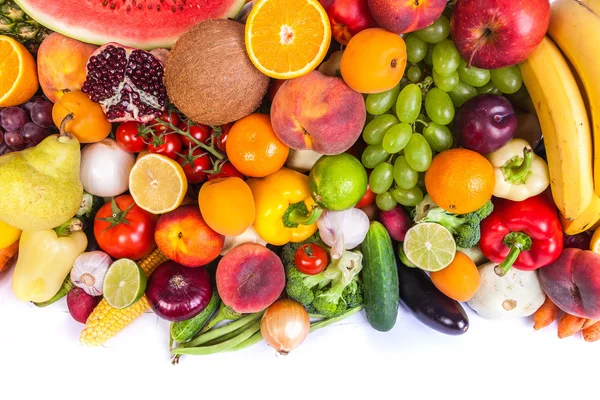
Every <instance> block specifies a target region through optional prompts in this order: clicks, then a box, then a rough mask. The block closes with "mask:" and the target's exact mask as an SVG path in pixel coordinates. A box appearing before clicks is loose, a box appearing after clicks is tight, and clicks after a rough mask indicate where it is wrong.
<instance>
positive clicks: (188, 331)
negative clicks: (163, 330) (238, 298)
mask: <svg viewBox="0 0 600 400" xmlns="http://www.w3.org/2000/svg"><path fill="white" fill-rule="evenodd" d="M220 304H221V298H220V297H219V293H217V290H216V289H214V290H213V294H212V297H211V298H210V301H209V302H208V305H207V306H206V308H205V309H204V310H202V311H201V312H200V314H198V315H196V316H195V317H193V318H190V319H186V320H185V321H180V322H171V338H172V339H173V340H175V341H177V342H179V343H184V342H187V341H189V340H192V339H193V338H194V336H196V334H197V333H198V332H200V329H202V328H203V327H204V325H206V324H207V323H208V321H209V320H210V318H211V317H212V315H213V314H214V313H215V311H216V310H217V309H218V308H219V305H220Z"/></svg>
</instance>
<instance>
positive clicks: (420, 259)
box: [404, 222, 456, 272]
mask: <svg viewBox="0 0 600 400" xmlns="http://www.w3.org/2000/svg"><path fill="white" fill-rule="evenodd" d="M404 253H405V254H406V258H408V260H409V261H410V262H411V263H413V264H414V265H415V266H417V268H421V269H422V270H425V271H431V272H433V271H439V270H442V269H444V268H446V267H447V266H448V265H450V263H451V262H452V260H454V256H455V254H456V243H455V242H454V238H453V237H452V233H450V231H449V230H448V229H446V228H445V227H443V226H442V225H440V224H436V223H434V222H424V223H421V224H417V225H415V226H413V227H412V228H410V229H409V230H408V231H407V232H406V236H405V238H404Z"/></svg>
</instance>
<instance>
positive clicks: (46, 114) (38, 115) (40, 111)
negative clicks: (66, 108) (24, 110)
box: [30, 101, 54, 128]
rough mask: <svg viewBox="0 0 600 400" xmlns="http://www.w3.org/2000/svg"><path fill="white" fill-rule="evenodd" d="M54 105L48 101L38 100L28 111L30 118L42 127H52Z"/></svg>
mask: <svg viewBox="0 0 600 400" xmlns="http://www.w3.org/2000/svg"><path fill="white" fill-rule="evenodd" d="M53 106H54V105H53V104H52V103H51V102H49V101H39V102H37V103H35V104H34V105H33V107H32V108H31V111H30V116H31V120H32V121H33V122H35V123H36V124H37V125H39V126H41V127H42V128H52V127H53V126H54V121H53V120H52V107H53Z"/></svg>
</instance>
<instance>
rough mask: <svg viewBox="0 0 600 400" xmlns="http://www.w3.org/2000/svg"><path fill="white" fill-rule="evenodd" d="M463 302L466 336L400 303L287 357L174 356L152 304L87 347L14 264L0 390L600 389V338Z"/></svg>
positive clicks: (454, 395)
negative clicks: (394, 317) (381, 328)
mask: <svg viewBox="0 0 600 400" xmlns="http://www.w3.org/2000/svg"><path fill="white" fill-rule="evenodd" d="M465 308H466V309H467V311H468V312H469V317H470V323H471V326H470V329H469V331H468V332H467V333H466V334H465V335H463V336H460V337H451V336H445V335H442V334H439V333H437V332H435V331H433V330H431V329H429V328H427V327H425V326H424V325H421V324H420V323H419V322H418V321H417V320H415V319H414V318H413V317H412V315H410V314H409V313H408V312H406V311H405V310H404V309H402V308H401V310H400V314H399V319H398V322H397V324H396V326H395V327H394V329H393V330H391V331H390V332H387V333H379V332H376V331H375V330H373V329H372V328H370V326H369V325H368V323H367V322H366V321H365V319H364V315H363V314H362V313H360V314H359V315H356V316H354V317H352V318H351V319H349V320H346V321H344V322H342V323H341V324H339V325H333V326H329V327H327V328H324V329H322V330H319V331H317V332H314V333H312V334H310V335H309V337H308V338H307V340H306V341H305V342H304V343H303V344H302V345H301V346H300V347H299V348H298V349H296V350H294V351H293V352H292V353H291V354H290V355H288V356H286V357H282V356H277V355H276V353H275V351H274V350H272V349H271V348H270V347H268V346H267V345H266V344H264V343H260V344H258V345H256V346H254V347H251V348H248V349H246V350H243V351H241V352H235V353H227V354H218V355H212V356H186V357H184V358H182V360H181V362H180V364H179V365H177V366H172V365H171V364H170V363H169V357H168V349H167V343H168V327H169V326H168V323H167V322H166V321H162V320H160V319H159V318H158V317H156V315H154V314H153V313H150V312H149V313H146V314H144V315H143V316H142V317H141V318H139V319H138V320H137V321H136V322H134V323H133V324H132V325H130V326H129V327H128V328H127V329H125V330H124V331H122V332H121V333H120V334H119V335H118V336H116V337H115V338H113V339H111V340H110V341H109V342H107V343H106V345H105V346H102V347H95V348H92V347H86V346H83V345H80V344H79V343H78V340H79V333H80V331H81V329H82V328H83V325H82V324H79V323H78V322H75V321H74V320H73V319H72V318H71V317H70V315H69V313H68V311H67V308H66V304H65V302H64V299H63V300H61V301H60V302H58V303H56V304H54V305H53V306H50V307H48V308H45V309H39V308H36V307H35V306H33V305H30V304H26V303H20V302H19V301H18V300H16V299H15V298H14V296H13V295H12V291H11V287H10V272H9V273H4V274H3V275H1V276H0V393H5V394H12V393H14V394H15V395H17V397H12V396H11V397H4V396H3V394H0V399H2V398H10V399H11V400H12V399H13V398H14V399H21V398H23V399H30V398H35V397H41V398H43V399H46V398H54V397H55V396H51V393H54V394H56V395H57V396H59V397H60V398H69V399H70V398H78V399H79V398H82V399H86V398H103V399H107V398H108V396H109V397H110V398H112V397H113V396H116V397H114V398H115V399H123V398H127V397H129V396H136V397H135V398H136V399H138V398H140V397H141V396H146V397H148V396H150V397H149V398H151V399H154V398H169V397H170V398H175V397H178V398H194V399H201V398H206V397H207V396H215V397H216V396H217V395H218V396H219V397H224V398H225V399H233V398H236V397H238V398H250V399H254V398H261V399H262V398H278V399H279V398H281V399H285V398H293V399H295V398H304V399H308V398H311V399H312V398H315V399H323V398H328V397H330V398H332V399H343V398H351V399H354V398H365V399H371V398H373V399H378V398H380V397H382V396H385V397H383V398H394V399H405V398H406V399H413V398H414V399H430V398H438V397H439V398H440V399H482V398H484V399H496V398H498V399H500V398H502V399H506V400H509V399H510V400H512V399H515V400H517V399H525V398H532V399H534V398H535V399H543V398H551V399H575V398H577V397H579V398H590V399H598V398H599V394H598V390H597V389H596V388H597V383H596V382H597V381H598V375H599V373H600V370H599V369H598V366H600V343H586V342H584V341H583V339H581V338H580V335H577V337H571V338H567V339H558V338H557V336H556V323H555V324H554V325H552V326H550V327H548V328H546V329H545V330H543V331H539V332H535V331H534V330H533V328H532V321H531V319H530V318H523V319H518V320H510V321H488V320H484V319H481V318H479V317H478V316H477V315H476V314H474V313H473V312H471V310H470V309H468V307H467V306H465ZM13 390H14V391H13ZM25 395H27V396H26V397H21V396H25ZM30 396H32V397H30ZM33 396H35V397H33ZM125 396H127V397H125ZM334 396H335V397H334Z"/></svg>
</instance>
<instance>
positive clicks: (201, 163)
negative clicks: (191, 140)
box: [177, 149, 212, 183]
mask: <svg viewBox="0 0 600 400" xmlns="http://www.w3.org/2000/svg"><path fill="white" fill-rule="evenodd" d="M177 162H178V163H179V165H181V166H182V167H183V172H184V173H185V177H186V178H187V180H188V183H202V182H205V181H206V180H207V179H208V175H207V174H206V172H205V171H208V170H210V169H211V168H212V163H211V162H210V157H209V156H208V153H206V152H204V150H202V149H195V150H194V151H193V152H192V154H191V155H186V156H185V157H177Z"/></svg>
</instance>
